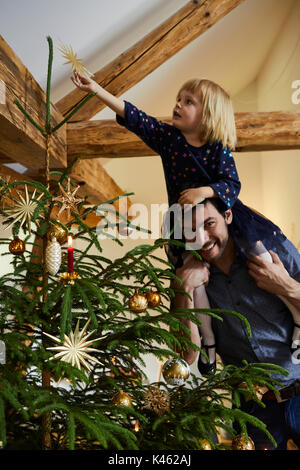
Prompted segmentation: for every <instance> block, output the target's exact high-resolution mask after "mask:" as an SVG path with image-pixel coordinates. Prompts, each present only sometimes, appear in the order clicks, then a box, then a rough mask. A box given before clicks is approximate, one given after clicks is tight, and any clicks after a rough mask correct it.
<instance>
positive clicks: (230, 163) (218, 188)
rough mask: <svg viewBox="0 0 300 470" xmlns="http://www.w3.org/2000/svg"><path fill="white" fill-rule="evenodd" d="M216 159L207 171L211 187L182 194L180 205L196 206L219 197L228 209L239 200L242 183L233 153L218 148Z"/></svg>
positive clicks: (220, 147)
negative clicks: (208, 199)
mask: <svg viewBox="0 0 300 470" xmlns="http://www.w3.org/2000/svg"><path fill="white" fill-rule="evenodd" d="M216 149H218V151H217V152H215V153H214V159H212V160H211V162H210V164H211V165H210V167H209V165H207V167H206V171H207V172H208V173H209V176H210V178H211V181H208V184H209V186H208V185H207V186H202V187H197V188H188V189H186V190H184V191H182V192H181V196H180V199H179V201H178V202H179V204H181V205H182V206H183V205H184V204H192V205H194V204H196V203H199V202H201V201H203V200H204V199H207V198H211V197H218V198H219V199H221V201H223V202H224V203H225V204H226V205H227V207H228V208H231V207H232V206H233V204H234V203H235V201H236V199H237V198H238V195H239V192H240V189H241V183H240V180H239V177H238V173H237V169H236V166H235V162H234V159H233V156H232V153H231V151H230V149H229V148H228V147H226V148H223V147H222V146H219V148H218V147H216Z"/></svg>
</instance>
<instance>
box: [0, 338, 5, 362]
mask: <svg viewBox="0 0 300 470" xmlns="http://www.w3.org/2000/svg"><path fill="white" fill-rule="evenodd" d="M5 363H6V346H5V343H4V341H2V340H0V364H5Z"/></svg>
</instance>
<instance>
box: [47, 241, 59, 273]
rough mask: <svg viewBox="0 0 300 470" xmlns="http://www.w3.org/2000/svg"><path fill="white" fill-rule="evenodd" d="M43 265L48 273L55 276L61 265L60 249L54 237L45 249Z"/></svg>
mask: <svg viewBox="0 0 300 470" xmlns="http://www.w3.org/2000/svg"><path fill="white" fill-rule="evenodd" d="M45 263H46V268H47V271H48V273H50V274H52V276H55V274H57V273H58V271H59V268H60V265H61V247H60V244H59V243H58V241H57V240H56V238H55V237H53V238H52V240H51V242H48V245H47V247H46V255H45Z"/></svg>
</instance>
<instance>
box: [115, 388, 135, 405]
mask: <svg viewBox="0 0 300 470" xmlns="http://www.w3.org/2000/svg"><path fill="white" fill-rule="evenodd" d="M111 401H112V402H113V404H114V405H123V406H131V405H132V401H131V398H130V396H129V395H128V394H127V393H125V392H123V391H122V390H120V391H119V392H118V393H117V394H116V395H114V396H113V397H112V400H111Z"/></svg>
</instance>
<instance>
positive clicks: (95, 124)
mask: <svg viewBox="0 0 300 470" xmlns="http://www.w3.org/2000/svg"><path fill="white" fill-rule="evenodd" d="M235 118H236V127H237V137H238V142H237V148H236V152H253V151H254V152H259V151H263V150H284V149H288V150H292V149H299V148H300V114H299V113H298V114H297V113H293V112H283V111H274V112H269V113H261V112H260V113H235ZM158 119H159V120H161V121H164V122H171V118H163V117H162V118H158ZM67 138H68V158H69V159H73V158H75V157H77V156H80V157H81V158H89V159H91V158H99V157H104V158H125V157H126V158H127V157H140V156H149V155H155V152H154V151H153V150H151V149H150V148H149V147H148V146H147V145H146V144H144V142H142V141H141V140H140V139H139V138H138V137H137V136H136V135H135V134H133V133H132V132H130V131H128V130H127V129H125V128H124V127H122V126H119V125H118V124H117V123H116V121H115V120H113V119H107V120H101V121H96V120H95V121H86V122H80V123H79V122H78V123H70V124H68V126H67Z"/></svg>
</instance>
